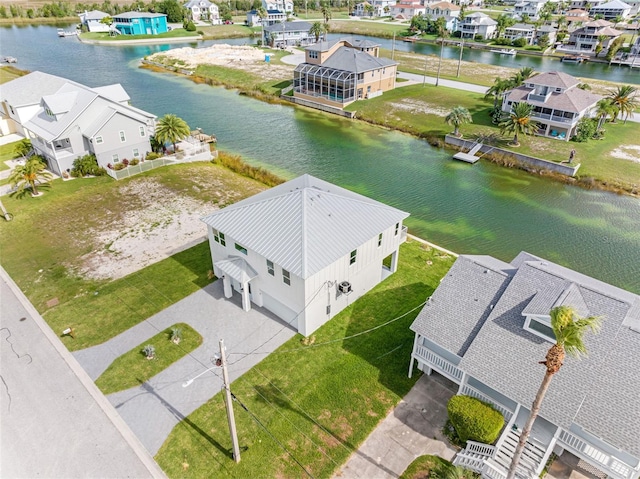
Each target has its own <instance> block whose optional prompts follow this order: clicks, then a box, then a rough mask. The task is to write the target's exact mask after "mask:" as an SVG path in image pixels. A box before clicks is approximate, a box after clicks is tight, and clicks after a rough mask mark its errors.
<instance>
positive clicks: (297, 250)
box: [202, 175, 409, 336]
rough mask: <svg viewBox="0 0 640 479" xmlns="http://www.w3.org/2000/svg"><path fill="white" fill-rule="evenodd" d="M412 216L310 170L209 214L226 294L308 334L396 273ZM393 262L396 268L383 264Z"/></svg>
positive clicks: (210, 233)
mask: <svg viewBox="0 0 640 479" xmlns="http://www.w3.org/2000/svg"><path fill="white" fill-rule="evenodd" d="M408 216H409V214H408V213H405V212H403V211H400V210H397V209H396V208H393V207H391V206H387V205H385V204H382V203H380V202H378V201H375V200H372V199H370V198H367V197H365V196H362V195H359V194H357V193H354V192H352V191H349V190H346V189H344V188H340V187H339V186H335V185H333V184H331V183H328V182H326V181H322V180H320V179H318V178H315V177H313V176H310V175H303V176H300V177H298V178H296V179H293V180H291V181H288V182H286V183H283V184H281V185H278V186H276V187H274V188H271V189H269V190H266V191H263V192H261V193H258V194H257V195H254V196H252V197H250V198H247V199H245V200H242V201H239V202H238V203H235V204H233V205H231V206H227V207H226V208H223V209H221V210H219V211H216V212H215V213H213V214H211V215H209V216H206V217H204V218H202V221H204V222H205V223H206V224H207V227H208V236H209V245H210V248H211V257H212V259H213V266H214V273H215V275H216V276H217V277H218V278H221V279H222V281H223V284H224V294H225V297H227V298H230V297H231V296H232V295H233V293H234V291H235V292H236V293H239V294H240V295H241V296H242V305H243V308H244V309H245V311H249V309H251V303H254V304H256V305H257V306H260V307H264V308H266V309H268V310H269V311H271V312H273V313H274V314H275V315H277V316H278V317H280V318H281V319H283V320H284V321H286V322H287V323H288V324H289V325H290V326H291V327H293V328H294V329H296V330H297V331H298V332H300V333H301V334H302V335H304V336H308V335H310V334H311V333H313V332H314V331H315V330H316V329H318V328H319V327H320V326H322V325H323V324H324V323H326V322H327V321H329V320H330V319H331V318H333V317H334V316H335V315H336V314H338V313H339V312H340V311H342V310H343V309H344V308H345V307H347V306H348V305H349V304H351V303H353V302H354V301H355V300H356V299H358V298H359V297H360V296H362V295H364V294H365V293H366V292H367V291H369V290H370V289H371V288H373V287H374V286H375V285H377V284H378V283H380V282H381V281H382V280H383V279H385V278H386V277H387V276H389V275H390V274H392V273H394V272H395V271H396V269H397V265H398V254H399V248H400V244H401V243H403V242H404V241H405V239H406V228H405V227H403V226H402V221H403V220H404V219H405V218H407V217H408ZM385 258H386V259H387V261H389V259H390V263H387V264H390V266H385V265H384V264H383V262H384V260H385Z"/></svg>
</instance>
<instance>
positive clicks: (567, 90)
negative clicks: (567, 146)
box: [502, 72, 602, 141]
mask: <svg viewBox="0 0 640 479" xmlns="http://www.w3.org/2000/svg"><path fill="white" fill-rule="evenodd" d="M579 84H580V81H579V80H578V79H577V78H575V77H572V76H571V75H567V74H566V73H562V72H547V73H540V74H538V75H534V76H532V77H531V78H528V79H527V80H525V82H524V85H522V86H519V87H516V88H513V89H512V90H509V91H507V92H505V93H504V99H503V101H502V111H503V112H505V113H509V112H510V111H511V109H512V108H513V106H514V105H515V104H516V103H520V102H524V103H528V104H530V105H532V106H533V113H532V115H531V118H532V119H533V120H535V121H537V122H538V123H539V125H540V127H539V129H538V131H537V132H536V134H538V135H541V136H547V137H551V138H557V139H559V140H565V141H569V139H570V138H571V137H572V136H573V135H574V134H575V133H576V127H577V126H578V122H579V121H580V119H581V118H583V117H585V116H591V113H592V110H593V109H594V107H595V106H596V103H598V101H599V100H601V99H602V97H601V96H600V95H596V94H595V93H592V92H590V91H588V90H582V89H580V88H578V85H579Z"/></svg>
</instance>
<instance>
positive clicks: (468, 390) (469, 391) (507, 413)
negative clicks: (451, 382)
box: [460, 384, 513, 422]
mask: <svg viewBox="0 0 640 479" xmlns="http://www.w3.org/2000/svg"><path fill="white" fill-rule="evenodd" d="M460 394H463V395H465V396H471V397H474V398H476V399H480V400H481V401H484V402H488V403H491V404H493V405H494V406H495V408H496V409H497V410H498V411H500V412H501V413H502V415H503V416H504V418H505V420H506V421H507V422H508V421H509V420H510V419H511V416H513V411H512V410H511V409H509V408H508V407H506V406H504V405H502V404H500V403H499V402H498V401H496V400H495V399H492V398H491V397H489V396H487V395H486V394H484V393H481V392H480V391H478V390H477V389H476V388H474V387H471V386H469V385H468V384H465V385H464V386H462V389H461V390H460Z"/></svg>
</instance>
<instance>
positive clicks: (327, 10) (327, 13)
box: [320, 2, 331, 25]
mask: <svg viewBox="0 0 640 479" xmlns="http://www.w3.org/2000/svg"><path fill="white" fill-rule="evenodd" d="M320 11H321V12H322V18H324V24H325V25H327V24H328V23H329V20H331V7H330V6H329V4H328V3H327V2H324V3H323V4H322V8H321V9H320Z"/></svg>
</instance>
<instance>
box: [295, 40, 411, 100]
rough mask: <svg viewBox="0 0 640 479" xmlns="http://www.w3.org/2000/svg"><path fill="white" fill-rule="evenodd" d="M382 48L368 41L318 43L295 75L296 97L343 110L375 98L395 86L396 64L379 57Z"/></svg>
mask: <svg viewBox="0 0 640 479" xmlns="http://www.w3.org/2000/svg"><path fill="white" fill-rule="evenodd" d="M379 51H380V45H378V44H377V43H373V42H371V41H368V40H356V39H354V40H337V41H333V42H319V43H316V44H314V45H311V46H309V47H307V48H306V49H305V61H304V63H301V64H299V65H298V66H297V67H296V69H295V70H294V74H293V96H294V97H295V98H299V99H303V100H306V101H309V102H312V103H319V104H323V105H328V106H330V107H337V108H344V107H345V106H347V105H349V104H350V103H353V102H354V101H356V100H360V99H364V98H374V97H376V96H379V95H382V93H383V92H385V91H388V90H393V89H394V88H395V86H396V69H397V66H398V63H397V62H394V61H393V60H390V59H388V58H380V57H379V56H378V54H379Z"/></svg>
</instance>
